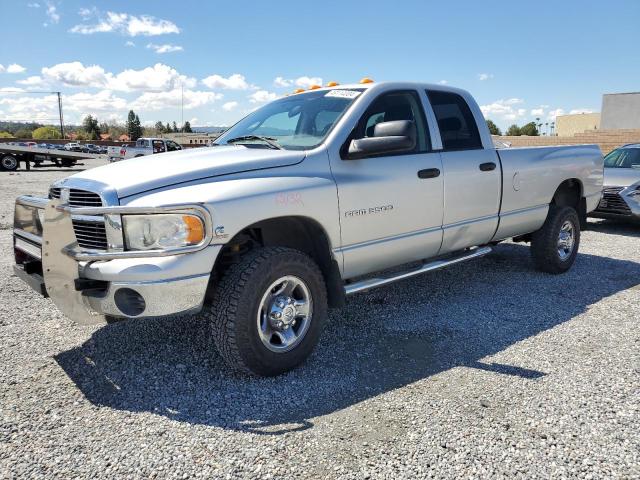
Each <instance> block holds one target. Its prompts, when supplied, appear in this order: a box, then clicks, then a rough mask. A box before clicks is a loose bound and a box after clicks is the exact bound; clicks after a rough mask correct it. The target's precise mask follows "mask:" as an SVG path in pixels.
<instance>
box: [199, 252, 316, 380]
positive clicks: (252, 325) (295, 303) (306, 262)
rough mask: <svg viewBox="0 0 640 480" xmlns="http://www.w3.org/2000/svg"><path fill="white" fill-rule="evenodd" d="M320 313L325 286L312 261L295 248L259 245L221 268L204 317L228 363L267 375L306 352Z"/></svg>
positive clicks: (294, 363) (286, 367) (292, 363)
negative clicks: (225, 268) (229, 264)
mask: <svg viewBox="0 0 640 480" xmlns="http://www.w3.org/2000/svg"><path fill="white" fill-rule="evenodd" d="M326 317H327V293H326V287H325V283H324V279H323V277H322V273H321V272H320V269H319V268H318V266H317V265H316V263H315V262H314V261H313V260H312V259H311V258H310V257H309V256H307V255H305V254H304V253H302V252H300V251H298V250H293V249H291V248H284V247H265V248H257V249H255V250H252V251H250V252H249V253H247V254H246V255H244V256H243V257H242V258H241V259H240V260H239V261H238V262H237V263H235V264H233V265H231V266H230V267H229V269H228V270H227V271H226V272H225V274H224V275H223V277H222V279H221V280H220V282H219V283H218V285H217V286H216V289H215V292H214V296H213V304H212V306H211V310H210V313H209V318H208V321H209V325H210V329H211V332H212V335H213V339H214V341H215V343H216V346H217V347H218V350H219V351H220V354H221V355H222V357H223V358H224V360H225V362H226V363H227V365H229V367H231V368H232V369H233V370H236V371H240V372H244V373H249V374H254V375H262V376H273V375H279V374H281V373H284V372H286V371H288V370H291V369H292V368H294V367H296V366H298V365H299V364H300V363H302V362H303V361H304V360H305V359H306V358H307V357H308V356H309V355H310V354H311V352H312V351H313V348H314V347H315V345H316V344H317V343H318V339H319V338H320V334H321V332H322V329H323V326H324V323H325V321H326Z"/></svg>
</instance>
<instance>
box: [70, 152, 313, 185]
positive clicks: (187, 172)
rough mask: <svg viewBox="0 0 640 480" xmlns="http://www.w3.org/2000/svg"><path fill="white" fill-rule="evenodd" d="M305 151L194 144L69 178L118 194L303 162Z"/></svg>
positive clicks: (123, 161)
mask: <svg viewBox="0 0 640 480" xmlns="http://www.w3.org/2000/svg"><path fill="white" fill-rule="evenodd" d="M305 155H306V154H305V152H304V151H290V150H271V149H266V148H248V147H244V146H241V145H229V146H219V147H210V148H192V149H186V150H181V151H177V152H168V153H161V154H156V155H147V156H145V157H139V158H131V159H129V160H122V161H120V162H116V163H111V164H109V165H104V166H102V167H97V168H92V169H90V170H85V171H84V172H80V173H77V174H75V175H73V176H71V177H69V180H70V181H72V182H73V181H74V180H75V179H78V180H89V181H94V182H100V183H102V184H105V185H108V186H109V187H112V188H114V189H115V190H116V192H117V194H118V197H119V198H124V197H128V196H130V195H136V194H139V193H142V192H146V191H149V190H154V189H156V188H162V187H165V186H167V185H175V184H179V183H185V182H190V181H193V180H200V179H203V178H208V177H217V176H220V175H229V174H232V173H241V172H247V171H250V170H259V169H264V168H273V167H284V166H288V165H294V164H296V163H300V162H301V161H302V160H304V157H305Z"/></svg>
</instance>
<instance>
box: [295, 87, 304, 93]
mask: <svg viewBox="0 0 640 480" xmlns="http://www.w3.org/2000/svg"><path fill="white" fill-rule="evenodd" d="M302 92H304V88H296V89H295V90H294V91H293V93H302Z"/></svg>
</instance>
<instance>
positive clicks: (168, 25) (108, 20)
mask: <svg viewBox="0 0 640 480" xmlns="http://www.w3.org/2000/svg"><path fill="white" fill-rule="evenodd" d="M69 31H70V32H72V33H80V34H83V35H91V34H93V33H108V32H113V33H120V34H122V35H128V36H130V37H136V36H138V35H142V36H145V37H150V36H156V35H165V34H168V33H180V29H179V28H178V26H177V25H176V24H175V23H173V22H171V21H169V20H163V19H161V18H156V17H152V16H150V15H140V16H136V15H130V14H128V13H116V12H107V14H106V16H104V17H102V18H101V19H99V20H98V21H97V22H93V23H90V24H79V25H75V26H74V27H72V28H71V30H69Z"/></svg>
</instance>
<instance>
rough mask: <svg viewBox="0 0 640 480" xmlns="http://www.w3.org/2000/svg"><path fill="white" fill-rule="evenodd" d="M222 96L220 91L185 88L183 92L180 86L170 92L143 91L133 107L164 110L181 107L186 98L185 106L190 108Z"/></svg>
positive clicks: (211, 101) (208, 102)
mask: <svg viewBox="0 0 640 480" xmlns="http://www.w3.org/2000/svg"><path fill="white" fill-rule="evenodd" d="M222 96H223V95H222V94H220V93H214V92H205V91H196V90H184V92H181V90H180V89H179V88H176V89H175V90H171V91H168V92H146V93H143V94H142V95H140V96H139V97H138V98H137V99H136V100H134V102H133V103H132V104H131V107H132V108H135V109H140V110H148V111H156V110H164V109H165V108H176V107H180V106H181V105H182V101H183V99H184V108H185V109H187V110H189V109H192V108H198V107H202V106H203V105H207V104H210V103H213V102H215V101H216V100H219V99H221V98H222Z"/></svg>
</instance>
